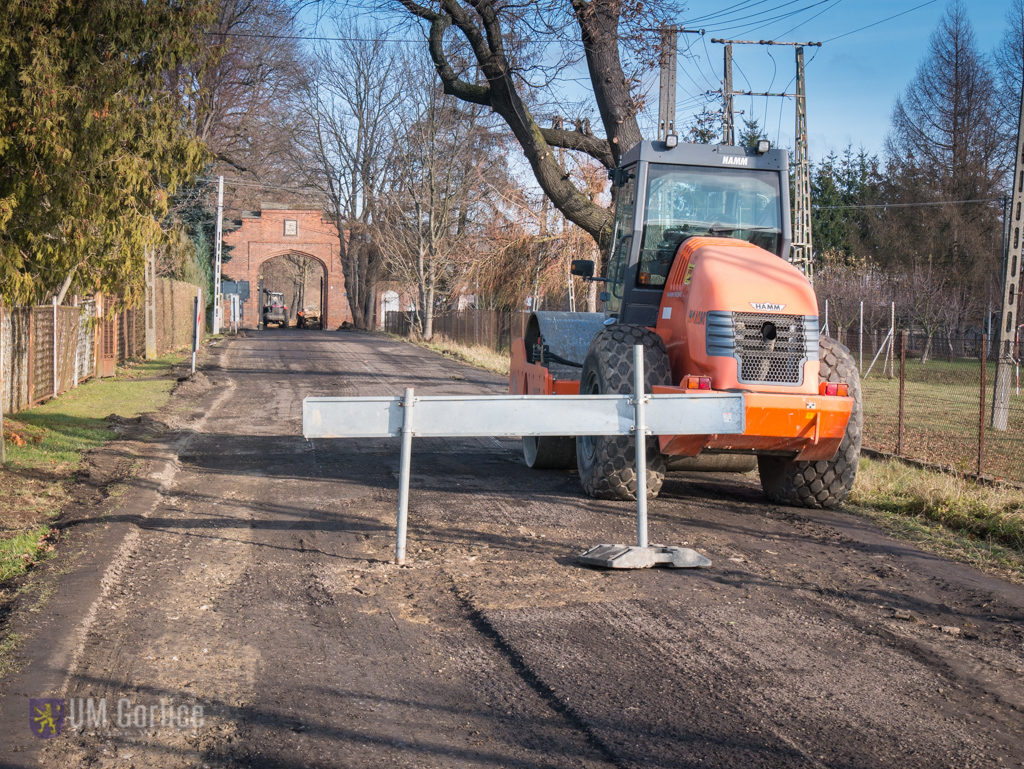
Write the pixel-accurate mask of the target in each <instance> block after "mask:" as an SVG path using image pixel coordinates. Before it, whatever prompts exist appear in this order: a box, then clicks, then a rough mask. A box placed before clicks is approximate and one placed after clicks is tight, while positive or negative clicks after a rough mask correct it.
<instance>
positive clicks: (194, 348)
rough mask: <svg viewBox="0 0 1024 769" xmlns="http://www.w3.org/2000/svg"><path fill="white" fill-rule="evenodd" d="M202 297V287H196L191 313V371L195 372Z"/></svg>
mask: <svg viewBox="0 0 1024 769" xmlns="http://www.w3.org/2000/svg"><path fill="white" fill-rule="evenodd" d="M202 299H203V289H201V288H197V289H196V298H195V305H194V312H193V314H192V373H193V374H194V373H196V351H197V350H198V349H199V313H200V311H201V309H202V308H201V306H200V305H201V304H202Z"/></svg>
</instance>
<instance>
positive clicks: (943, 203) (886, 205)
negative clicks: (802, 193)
mask: <svg viewBox="0 0 1024 769" xmlns="http://www.w3.org/2000/svg"><path fill="white" fill-rule="evenodd" d="M1002 202H1003V199H1002V198H976V199H974V200H936V201H931V202H927V203H924V202H922V203H873V204H871V205H861V206H812V208H813V209H814V210H815V211H841V210H846V209H866V208H920V207H923V206H952V205H958V204H960V203H1002Z"/></svg>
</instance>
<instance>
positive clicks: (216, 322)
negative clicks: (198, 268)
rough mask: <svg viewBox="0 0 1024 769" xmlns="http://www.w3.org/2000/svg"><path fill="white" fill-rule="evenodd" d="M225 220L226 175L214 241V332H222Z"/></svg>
mask: <svg viewBox="0 0 1024 769" xmlns="http://www.w3.org/2000/svg"><path fill="white" fill-rule="evenodd" d="M223 222H224V177H223V176H221V177H218V180H217V240H216V242H215V243H214V253H215V257H214V260H213V262H214V263H213V333H215V334H219V333H220V323H221V317H220V314H221V309H220V304H221V296H220V270H221V261H220V257H221V234H222V233H221V227H222V226H223Z"/></svg>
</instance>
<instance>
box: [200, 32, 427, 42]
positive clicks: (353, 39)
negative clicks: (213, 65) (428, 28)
mask: <svg viewBox="0 0 1024 769" xmlns="http://www.w3.org/2000/svg"><path fill="white" fill-rule="evenodd" d="M204 34H205V35H207V36H208V37H252V38H258V39H261V40H303V41H307V42H327V43H424V42H426V40H425V39H421V40H399V39H396V38H391V37H323V36H319V35H269V34H264V33H260V32H205V33H204Z"/></svg>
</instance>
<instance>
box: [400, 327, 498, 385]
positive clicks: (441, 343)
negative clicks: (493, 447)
mask: <svg viewBox="0 0 1024 769" xmlns="http://www.w3.org/2000/svg"><path fill="white" fill-rule="evenodd" d="M386 336H389V337H391V338H392V339H397V340H400V341H402V342H411V343H412V344H415V345H418V346H420V347H425V348H426V349H428V350H432V351H434V352H438V353H441V354H442V355H448V356H451V357H452V358H455V359H456V360H460V361H462V362H463V363H468V364H469V365H470V366H476V367H477V368H482V369H484V370H486V371H491V372H493V373H495V374H503V375H505V376H507V375H508V372H509V366H510V364H511V355H510V354H509V352H508V350H503V351H501V352H496V351H494V350H492V349H491V348H490V347H483V346H481V345H465V344H462V343H461V342H455V341H452V340H451V339H448V338H446V337H444V336H443V335H441V334H435V335H434V338H433V339H431V340H430V341H429V342H427V341H424V340H422V339H415V338H412V337H405V336H398V335H397V334H386Z"/></svg>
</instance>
